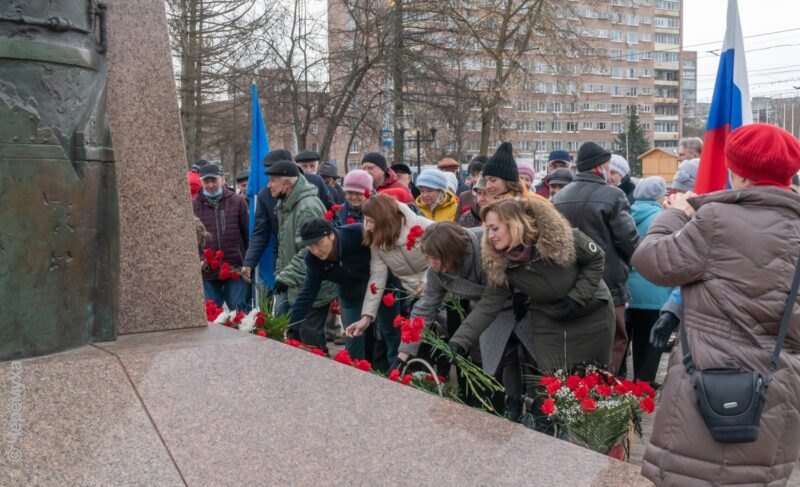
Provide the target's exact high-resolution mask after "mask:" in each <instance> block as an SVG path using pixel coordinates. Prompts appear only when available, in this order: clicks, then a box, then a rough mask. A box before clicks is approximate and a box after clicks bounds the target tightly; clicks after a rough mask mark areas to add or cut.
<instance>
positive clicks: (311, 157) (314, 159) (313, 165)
mask: <svg viewBox="0 0 800 487" xmlns="http://www.w3.org/2000/svg"><path fill="white" fill-rule="evenodd" d="M294 162H296V163H297V165H298V166H300V169H302V170H303V173H304V174H317V171H318V170H319V153H318V152H316V151H313V150H306V151H303V152H301V153H299V154H297V155H296V156H294Z"/></svg>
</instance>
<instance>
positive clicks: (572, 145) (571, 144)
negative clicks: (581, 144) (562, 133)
mask: <svg viewBox="0 0 800 487" xmlns="http://www.w3.org/2000/svg"><path fill="white" fill-rule="evenodd" d="M567 150H568V151H570V152H575V151H576V150H578V141H577V140H568V141H567Z"/></svg>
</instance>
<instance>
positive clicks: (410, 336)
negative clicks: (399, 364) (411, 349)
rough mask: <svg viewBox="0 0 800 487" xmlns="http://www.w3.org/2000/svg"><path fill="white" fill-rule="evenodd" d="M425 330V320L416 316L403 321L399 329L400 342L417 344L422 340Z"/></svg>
mask: <svg viewBox="0 0 800 487" xmlns="http://www.w3.org/2000/svg"><path fill="white" fill-rule="evenodd" d="M424 329H425V319H424V318H422V317H421V316H417V317H416V318H414V319H413V320H405V321H404V322H403V325H402V326H401V327H400V341H401V342H403V343H417V342H418V341H420V339H421V338H422V331H423V330H424Z"/></svg>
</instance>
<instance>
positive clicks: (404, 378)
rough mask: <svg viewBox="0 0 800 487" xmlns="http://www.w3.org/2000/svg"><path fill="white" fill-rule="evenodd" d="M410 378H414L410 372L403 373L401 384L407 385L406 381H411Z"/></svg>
mask: <svg viewBox="0 0 800 487" xmlns="http://www.w3.org/2000/svg"><path fill="white" fill-rule="evenodd" d="M412 380H414V378H413V377H412V376H411V375H410V374H406V375H404V376H403V380H402V382H403V385H404V386H407V385H408V383H409V382H411V381H412Z"/></svg>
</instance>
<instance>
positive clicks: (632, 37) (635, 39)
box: [628, 32, 639, 44]
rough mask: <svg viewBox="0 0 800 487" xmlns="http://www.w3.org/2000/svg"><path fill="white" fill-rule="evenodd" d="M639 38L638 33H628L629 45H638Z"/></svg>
mask: <svg viewBox="0 0 800 487" xmlns="http://www.w3.org/2000/svg"><path fill="white" fill-rule="evenodd" d="M638 43H639V38H638V36H637V35H636V32H628V44H638Z"/></svg>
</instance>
